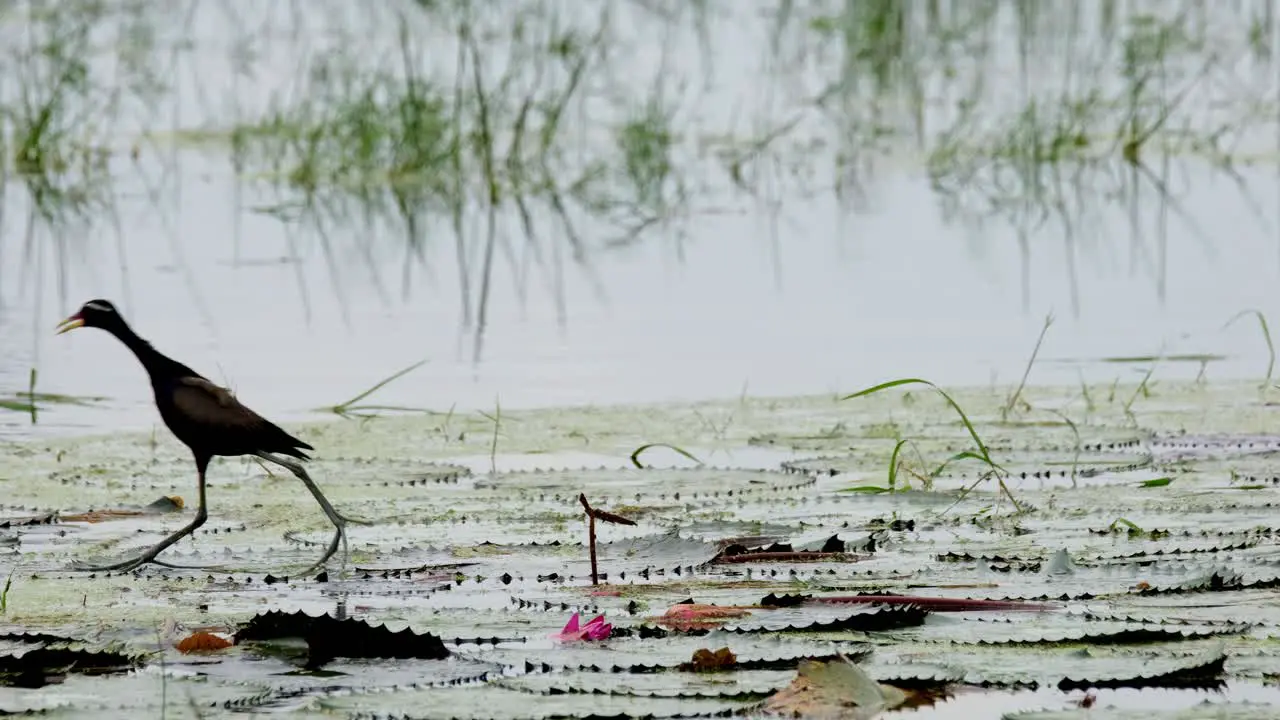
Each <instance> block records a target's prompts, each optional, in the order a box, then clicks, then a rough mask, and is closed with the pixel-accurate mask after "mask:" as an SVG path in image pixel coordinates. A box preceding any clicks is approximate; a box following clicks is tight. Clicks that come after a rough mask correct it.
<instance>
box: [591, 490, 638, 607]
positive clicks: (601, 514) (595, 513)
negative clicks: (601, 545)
mask: <svg viewBox="0 0 1280 720" xmlns="http://www.w3.org/2000/svg"><path fill="white" fill-rule="evenodd" d="M578 502H580V503H582V508H583V509H584V510H586V511H587V545H588V547H590V549H591V584H592V585H599V584H600V573H599V571H598V569H597V566H596V520H603V521H604V522H608V523H614V524H615V525H635V524H636V521H635V520H631V519H628V518H624V517H622V516H621V515H615V514H613V513H611V512H607V511H605V510H596V509H595V508H593V507H591V504H590V503H588V502H587V496H586V493H578Z"/></svg>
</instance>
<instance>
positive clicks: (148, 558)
mask: <svg viewBox="0 0 1280 720" xmlns="http://www.w3.org/2000/svg"><path fill="white" fill-rule="evenodd" d="M208 467H209V459H208V458H201V457H197V458H196V471H197V475H198V477H199V484H200V489H199V496H200V503H199V505H198V506H197V507H196V516H195V517H194V518H192V520H191V522H189V523H187V524H186V525H185V526H184V527H183V528H182V529H181V530H178V531H177V532H175V533H173V534H172V535H170V536H169V537H167V538H165V539H164V540H161V541H160V542H158V543H156V544H155V545H152V546H151V549H149V550H147V551H146V552H144V553H142V554H141V555H139V556H137V557H135V558H131V559H129V560H124V561H121V562H118V563H112V564H110V565H89V564H87V563H74V564H73V565H72V569H74V570H88V571H91V572H105V571H107V570H120V571H122V572H127V571H129V570H132V569H134V568H136V567H138V566H139V565H143V564H145V563H149V562H156V563H157V564H160V565H165V566H168V567H175V566H171V565H169V563H160V562H159V561H157V560H156V556H157V555H159V554H160V553H162V552H164V551H165V550H167V549H168V548H169V546H170V545H173V544H174V543H176V542H178V541H179V540H181V539H182V538H184V537H186V536H188V535H190V534H191V533H193V532H195V531H196V529H197V528H199V527H200V526H201V525H204V522H205V520H208V519H209V513H208V509H207V508H206V506H205V489H204V473H205V470H207V469H208Z"/></svg>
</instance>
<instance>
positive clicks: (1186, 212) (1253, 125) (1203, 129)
mask: <svg viewBox="0 0 1280 720" xmlns="http://www.w3.org/2000/svg"><path fill="white" fill-rule="evenodd" d="M321 5H323V7H324V11H323V12H316V11H315V8H316V6H314V5H308V6H306V7H307V11H304V9H303V8H302V6H299V5H297V4H284V3H270V4H260V3H253V2H249V1H248V0H228V1H227V2H223V3H219V4H211V3H197V2H194V0H191V1H189V2H179V3H153V2H144V1H142V0H125V1H121V2H110V3H101V2H87V1H83V2H82V1H80V0H75V1H73V2H68V3H57V4H46V3H39V2H30V3H25V4H22V5H21V6H22V8H23V9H24V10H23V12H21V13H17V14H15V15H13V16H12V17H9V18H7V21H6V22H5V23H4V24H3V25H0V32H3V34H4V35H5V36H6V43H5V45H4V47H6V48H8V50H6V51H4V53H5V54H3V55H0V64H3V65H4V68H3V70H4V71H5V73H6V76H8V77H10V78H12V79H11V80H10V81H9V82H8V83H7V84H5V85H4V86H3V87H0V97H2V98H3V100H4V102H5V104H6V107H7V108H9V112H8V113H6V114H5V115H4V118H5V119H4V123H5V131H4V132H3V133H2V134H0V138H3V139H2V140H0V144H2V145H3V148H4V150H5V153H4V155H5V158H6V159H7V162H5V163H3V164H2V165H3V168H4V174H3V175H2V176H0V181H2V183H3V199H4V202H3V203H0V212H2V213H3V215H2V216H0V328H2V331H3V333H4V337H5V339H6V341H7V342H6V343H5V348H4V350H3V351H0V358H2V361H0V395H5V394H7V393H12V392H18V391H21V390H23V389H25V385H26V380H27V376H28V373H29V369H30V368H31V367H39V369H40V373H39V377H40V384H41V386H40V388H39V389H41V390H48V391H57V392H65V393H71V394H101V395H110V396H111V400H110V401H108V402H107V403H105V404H104V405H103V406H101V407H88V408H82V407H74V406H63V405H54V406H52V407H50V408H49V411H48V412H47V413H46V414H45V415H43V416H42V417H41V421H40V423H39V424H38V425H37V426H36V427H34V428H33V427H31V424H30V421H29V419H26V418H19V417H18V416H17V415H15V414H13V413H5V412H3V411H0V432H4V433H5V434H10V435H12V434H27V433H32V432H57V431H62V430H68V429H73V428H77V427H81V426H96V427H102V426H104V425H105V424H110V423H119V424H125V425H138V424H147V423H152V422H154V417H153V416H152V411H151V410H150V409H149V407H148V403H149V399H148V397H147V396H146V391H145V383H142V382H141V375H140V374H139V373H138V371H137V370H136V368H134V367H132V365H130V358H128V357H126V356H124V355H123V354H122V353H119V352H117V351H116V349H114V348H111V347H109V346H108V345H107V344H105V343H106V342H107V341H106V340H105V339H103V338H97V337H93V336H92V335H90V336H88V337H77V338H74V339H71V338H58V339H56V341H55V340H54V339H53V338H51V337H50V336H49V333H48V328H49V327H50V326H51V325H52V323H53V322H54V321H55V320H56V319H57V318H58V317H61V316H62V315H63V314H65V313H66V312H67V311H69V310H70V309H72V308H73V307H74V306H77V305H78V304H79V303H80V302H81V301H83V300H84V299H86V298H88V297H95V296H108V297H113V298H116V299H117V300H119V304H120V306H121V307H122V308H124V310H125V312H126V313H127V314H128V315H129V317H130V318H131V320H132V321H133V322H134V323H135V325H137V326H138V329H139V330H140V331H141V332H143V333H144V334H145V335H147V336H149V337H151V338H153V339H154V340H155V342H156V343H157V345H159V346H160V347H161V348H162V349H163V350H165V351H166V352H169V353H171V354H173V355H175V356H177V357H180V358H183V359H184V360H187V361H188V362H189V364H192V365H193V366H194V367H196V368H197V369H198V370H201V371H202V372H205V373H206V374H207V375H209V376H210V377H212V378H214V379H215V380H218V381H221V382H227V383H230V384H232V385H233V386H236V388H237V389H238V390H239V391H240V392H241V393H242V394H243V395H244V396H245V397H246V398H248V399H252V402H253V404H254V406H255V407H258V408H259V409H261V410H263V411H264V412H268V413H271V414H272V415H274V416H277V417H295V418H296V417H303V416H307V415H309V414H310V411H309V410H308V409H309V408H315V407H320V406H331V405H333V404H334V403H336V402H339V401H341V400H342V399H344V398H346V397H349V396H351V395H354V394H356V393H357V392H359V391H360V390H361V389H363V388H364V387H367V386H368V385H370V384H372V383H373V382H375V381H377V380H378V379H380V378H382V377H385V376H386V375H389V374H390V373H392V372H394V371H395V370H397V369H399V368H401V367H404V366H407V365H409V364H411V363H413V362H416V361H418V360H421V359H423V358H429V360H430V361H429V362H428V363H427V364H426V365H424V366H423V367H422V368H421V369H420V370H418V371H415V372H414V373H413V374H411V375H409V376H406V377H405V378H403V379H401V380H399V381H398V382H397V383H396V384H395V385H393V386H390V387H388V388H386V389H385V390H383V391H382V392H383V393H384V394H385V395H386V397H380V398H379V400H380V402H383V403H385V404H392V405H408V406H428V407H436V408H440V409H447V408H448V407H450V406H453V405H457V406H459V407H490V406H492V405H493V403H494V402H495V400H496V399H497V398H499V397H500V398H501V402H502V404H503V405H504V406H507V407H514V406H520V405H529V404H549V403H552V404H560V403H579V402H614V401H628V400H637V401H643V400H663V399H675V398H680V399H685V398H690V397H706V396H713V395H734V394H737V393H740V392H743V391H744V389H745V391H746V392H749V393H752V394H765V393H798V392H826V391H836V390H841V389H848V388H849V387H850V386H853V385H858V386H862V385H866V384H869V383H871V382H875V381H878V380H881V379H884V378H885V377H887V376H896V375H902V374H904V373H905V374H912V375H918V376H927V377H930V378H931V379H934V380H937V381H939V382H953V383H973V382H986V381H988V380H990V379H991V378H992V377H999V378H1001V379H1004V380H1009V379H1013V378H1015V377H1016V376H1017V375H1018V374H1020V372H1021V365H1022V363H1023V362H1025V359H1026V357H1027V355H1028V354H1029V352H1030V348H1031V346H1032V345H1033V343H1034V340H1035V337H1036V334H1037V332H1038V331H1039V326H1040V324H1041V321H1042V319H1043V317H1044V315H1045V314H1046V313H1048V312H1050V311H1056V314H1057V315H1058V316H1059V318H1060V319H1059V321H1058V323H1057V324H1056V325H1055V326H1054V328H1053V330H1052V331H1051V334H1050V335H1049V336H1048V338H1047V339H1046V344H1045V348H1044V352H1043V353H1042V357H1046V358H1049V359H1052V358H1055V357H1056V358H1059V359H1060V358H1065V357H1072V358H1099V357H1103V356H1110V355H1121V354H1131V355H1149V354H1155V353H1158V352H1160V351H1162V350H1163V351H1166V352H1175V351H1176V352H1183V353H1188V352H1190V353H1197V352H1201V353H1206V352H1216V353H1222V354H1225V355H1228V356H1229V359H1228V360H1225V361H1222V362H1220V363H1214V364H1212V365H1211V366H1210V367H1209V368H1208V370H1207V374H1208V376H1209V377H1223V376H1226V375H1231V374H1260V372H1261V370H1262V369H1263V368H1264V366H1265V363H1266V356H1265V348H1264V347H1263V341H1262V339H1261V336H1260V334H1259V333H1258V332H1257V331H1256V328H1251V327H1246V325H1247V324H1246V323H1237V324H1236V325H1233V326H1232V327H1231V328H1229V329H1228V330H1225V331H1222V330H1221V327H1222V325H1223V323H1225V322H1226V321H1227V320H1228V319H1230V318H1231V317H1232V316H1233V315H1235V314H1236V313H1238V312H1240V311H1241V310H1244V309H1247V308H1256V309H1258V310H1260V311H1262V312H1264V313H1270V314H1274V310H1275V309H1276V303H1275V301H1274V299H1273V293H1271V292H1270V291H1269V288H1270V286H1271V284H1272V283H1273V282H1274V281H1275V280H1276V277H1275V275H1276V268H1277V260H1276V243H1275V239H1274V237H1273V235H1272V233H1273V232H1274V230H1273V229H1272V226H1273V224H1274V218H1272V217H1271V214H1272V209H1271V208H1268V207H1267V203H1266V202H1265V201H1264V200H1263V199H1264V198H1270V197H1274V195H1275V193H1276V192H1277V187H1276V180H1275V177H1274V175H1273V174H1272V173H1269V172H1264V171H1259V170H1254V169H1252V168H1251V167H1250V164H1251V162H1255V161H1258V160H1266V159H1267V158H1269V157H1270V158H1272V159H1273V156H1274V153H1275V151H1276V149H1275V145H1274V138H1275V133H1274V122H1275V117H1276V108H1274V107H1271V106H1270V105H1268V104H1267V103H1264V102H1261V101H1259V100H1258V99H1257V98H1261V97H1268V96H1269V95H1268V93H1269V92H1270V90H1271V89H1272V85H1273V84H1274V78H1275V72H1274V70H1273V68H1272V65H1271V57H1272V55H1271V47H1272V45H1273V43H1274V38H1275V30H1276V26H1275V22H1274V18H1273V16H1272V14H1271V10H1270V4H1269V3H1241V4H1236V5H1233V6H1232V7H1231V8H1227V9H1223V10H1222V11H1220V12H1215V13H1212V14H1209V13H1205V12H1204V11H1203V7H1202V5H1201V4H1199V3H1192V2H1187V3H1130V4H1127V5H1125V6H1124V8H1123V11H1122V10H1121V9H1120V8H1119V7H1118V6H1117V5H1116V4H1114V3H1103V4H1100V5H1097V6H1080V5H1064V6H1053V5H1038V4H1027V3H1014V2H1003V1H997V0H986V1H984V2H976V3H972V2H941V3H924V4H920V3H907V2H894V1H891V0H883V1H878V2H871V3H845V2H835V1H831V2H819V3H808V4H804V5H803V7H801V6H800V5H798V4H794V3H789V2H767V1H764V0H762V1H761V2H753V3H721V2H699V3H652V2H640V1H639V0H599V1H598V2H587V3H581V2H568V1H565V2H557V1H551V0H525V1H523V2H520V3H518V4H516V5H514V6H513V5H509V4H505V3H500V4H492V3H483V2H463V1H461V0H455V1H453V2H444V3H388V4H378V5H374V6H369V7H363V6H362V7H361V8H359V9H356V8H355V7H354V6H352V5H350V4H346V3H328V2H325V3H321ZM1271 104H1272V105H1273V104H1274V103H1271ZM1145 370H1146V368H1145V367H1142V368H1132V369H1126V368H1123V367H1122V368H1119V369H1118V368H1117V367H1116V366H1115V365H1107V364H1101V363H1099V364H1094V365H1089V366H1083V367H1082V366H1080V365H1079V364H1062V363H1056V364H1055V363H1053V362H1045V363H1042V365H1041V366H1039V367H1037V369H1036V371H1035V373H1034V374H1033V377H1032V379H1033V381H1036V382H1046V381H1055V382H1067V383H1073V384H1074V383H1076V382H1078V381H1079V378H1080V377H1093V378H1099V379H1104V380H1110V379H1112V378H1114V377H1115V376H1116V375H1117V374H1121V375H1122V376H1123V375H1127V374H1128V373H1130V372H1139V371H1140V372H1145ZM1198 371H1199V368H1198V367H1195V366H1194V365H1193V364H1178V363H1166V364H1165V365H1164V366H1163V367H1162V368H1161V370H1160V374H1161V376H1163V375H1164V374H1166V373H1170V374H1178V373H1181V374H1190V375H1194V374H1195V373H1196V372H1198Z"/></svg>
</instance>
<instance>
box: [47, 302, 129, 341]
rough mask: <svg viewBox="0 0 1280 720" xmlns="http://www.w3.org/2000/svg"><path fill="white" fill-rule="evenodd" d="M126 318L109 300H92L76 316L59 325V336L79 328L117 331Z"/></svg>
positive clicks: (81, 307)
mask: <svg viewBox="0 0 1280 720" xmlns="http://www.w3.org/2000/svg"><path fill="white" fill-rule="evenodd" d="M124 324H125V323H124V318H123V317H121V316H120V313H119V311H117V310H116V306H115V305H112V304H111V301H109V300H90V301H89V302H87V303H85V304H84V305H81V306H80V309H79V310H78V311H76V313H75V314H73V315H71V316H69V317H68V318H67V319H66V320H63V321H62V322H60V323H58V328H57V329H58V332H57V334H58V335H61V334H62V333H64V332H67V331H69V330H75V329H76V328H79V327H96V328H101V329H103V330H108V331H110V330H115V329H117V328H120V327H122V326H124Z"/></svg>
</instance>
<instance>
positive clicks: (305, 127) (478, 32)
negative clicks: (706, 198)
mask: <svg viewBox="0 0 1280 720" xmlns="http://www.w3.org/2000/svg"><path fill="white" fill-rule="evenodd" d="M433 12H436V13H437V14H432V15H431V17H432V18H433V19H435V20H437V21H444V20H447V21H449V22H450V23H451V24H452V28H453V37H452V41H453V42H454V44H455V49H456V50H457V61H456V65H457V66H456V67H455V68H454V73H455V74H454V76H453V77H452V78H441V77H436V76H432V75H429V74H428V73H427V71H426V70H423V69H422V68H421V67H420V65H421V63H422V60H421V59H422V58H425V57H429V55H428V52H427V50H428V47H427V46H426V41H425V40H423V39H422V35H421V31H415V30H414V29H413V28H415V27H419V25H416V24H415V18H413V17H408V18H402V19H401V31H400V33H399V36H398V37H399V42H400V49H399V50H400V52H399V56H400V60H399V62H398V63H397V65H396V66H395V67H391V68H371V67H369V66H368V64H367V63H358V62H352V61H351V59H350V58H349V57H348V56H346V55H345V54H341V53H333V54H329V55H325V56H323V57H322V58H319V59H318V61H317V65H316V68H317V69H316V70H314V71H313V72H312V73H311V76H310V77H309V78H308V79H307V80H306V82H305V84H304V86H303V88H302V90H301V91H300V92H295V93H292V95H293V96H294V97H298V98H301V99H300V100H297V101H284V102H281V103H278V104H277V105H276V107H275V108H274V109H273V110H272V111H271V112H270V113H269V114H268V115H267V117H265V118H263V119H261V120H259V121H256V122H253V123H250V124H246V125H245V126H243V127H241V128H239V129H237V130H236V132H235V137H236V139H235V141H234V143H233V147H235V148H238V149H239V150H240V151H241V152H242V153H243V154H242V155H240V156H238V157H237V160H236V162H237V163H239V164H242V165H244V164H247V165H248V167H247V170H248V171H249V172H250V173H251V174H252V173H253V172H255V171H256V172H257V175H258V177H259V178H260V179H263V180H267V181H269V182H271V183H272V184H273V185H274V186H275V187H276V189H277V192H278V193H279V197H280V202H279V203H278V204H276V205H275V206H274V207H272V208H269V209H268V211H269V212H271V213H274V214H277V215H280V216H282V217H283V218H285V219H287V220H290V221H297V222H299V223H302V224H305V225H306V226H309V227H310V228H312V229H313V230H314V231H315V232H316V235H317V237H318V238H319V240H320V242H321V245H322V248H323V249H324V250H325V252H326V254H330V253H331V250H330V248H329V241H328V234H329V230H330V228H333V227H337V226H345V227H348V228H349V227H352V226H359V227H361V228H362V230H361V233H360V235H361V236H363V237H366V238H368V237H371V236H374V235H375V234H376V233H375V231H374V228H377V227H394V228H396V229H397V230H398V231H399V232H401V233H403V234H404V236H405V238H406V241H407V242H406V247H407V248H408V250H407V255H406V262H405V280H404V282H405V287H406V292H407V286H408V276H409V273H410V265H411V261H412V260H422V259H423V258H424V256H425V249H426V246H427V244H428V243H427V240H426V238H427V237H428V235H429V234H430V233H429V229H431V228H434V227H440V226H446V225H447V226H448V227H449V228H450V229H451V230H452V233H453V235H454V238H453V239H454V242H455V247H456V251H455V252H456V255H457V258H458V273H459V278H460V284H461V288H462V294H463V321H464V323H465V324H468V325H474V327H475V328H476V331H477V346H476V354H477V355H478V354H479V351H480V345H479V339H480V336H481V333H482V332H483V330H484V327H485V323H486V319H487V315H488V299H489V296H490V287H491V282H492V280H493V276H494V272H495V270H494V267H495V263H494V259H495V255H496V254H498V253H501V254H502V255H503V256H505V259H506V262H507V265H508V266H509V267H510V268H511V269H512V271H513V278H514V280H515V282H516V285H517V290H518V292H519V294H520V296H521V297H524V294H525V291H526V283H527V278H526V272H527V268H528V266H529V263H530V260H532V261H533V262H536V263H538V264H539V265H540V266H541V267H542V268H543V269H544V270H546V271H549V274H550V275H551V276H552V277H550V278H549V280H550V282H551V285H552V286H553V290H554V291H555V292H557V294H558V297H557V302H558V306H559V309H560V313H561V317H562V318H563V297H562V296H561V295H559V293H561V292H562V285H561V272H562V270H561V262H562V261H561V258H562V257H563V256H564V255H565V254H566V252H567V255H568V256H569V257H571V258H572V259H573V260H574V261H575V262H578V263H580V264H585V262H586V257H587V252H586V244H585V242H584V240H583V233H582V232H581V230H580V229H579V226H580V225H582V224H583V223H584V222H603V223H606V224H612V225H615V226H621V227H623V228H624V230H625V231H627V232H633V233H635V232H639V230H641V229H643V228H645V227H647V226H648V225H650V224H652V223H654V222H656V221H659V220H660V219H661V218H663V217H665V216H666V215H667V214H668V213H670V212H671V211H672V209H673V208H675V207H677V206H678V204H679V202H680V192H681V191H680V184H679V180H678V177H677V172H678V168H677V167H676V166H675V165H674V163H673V161H672V159H671V144H672V142H673V140H672V131H671V129H670V126H669V120H670V119H669V117H667V115H666V114H665V111H664V110H663V109H662V108H661V106H660V105H658V104H656V102H649V103H646V104H645V105H644V106H643V108H642V109H641V111H640V112H639V113H638V115H637V116H636V117H635V118H633V119H629V120H627V121H626V122H624V123H623V124H622V126H621V128H620V129H619V130H618V132H617V135H616V143H617V149H618V153H619V155H620V156H621V157H620V158H618V159H615V158H612V157H608V156H605V155H602V154H600V153H597V152H595V151H592V152H591V153H589V154H588V155H587V156H586V159H585V160H582V159H580V157H579V155H578V153H576V152H573V151H574V150H576V148H573V147H571V146H570V142H571V141H574V140H577V139H578V137H576V136H575V135H572V134H570V133H569V132H568V129H569V127H570V126H569V124H568V123H567V122H566V116H567V113H568V110H569V109H570V107H571V106H572V105H573V104H574V103H576V102H579V101H581V100H582V97H581V96H582V94H583V93H584V92H585V91H584V89H583V88H584V81H585V80H586V78H587V75H588V73H589V71H590V69H591V67H592V64H593V61H594V59H595V58H596V57H597V56H598V55H599V54H600V52H601V46H602V43H603V41H604V38H605V34H604V30H603V28H604V27H605V26H604V25H602V26H601V28H600V29H599V30H598V32H596V33H595V34H593V35H587V34H585V33H582V32H581V31H570V30H558V29H557V28H556V27H555V26H554V24H553V23H541V24H539V25H529V26H519V25H518V26H516V27H510V26H508V25H503V26H501V27H499V28H495V27H491V26H490V25H484V24H483V22H484V20H485V18H484V17H482V16H481V15H480V13H478V12H475V13H473V12H472V11H471V10H470V9H468V8H458V7H450V8H445V9H437V10H436V11H433ZM504 22H506V20H504ZM602 22H604V21H602ZM435 27H437V28H438V27H439V26H438V25H437V26H435ZM535 28H536V29H535ZM499 32H500V33H505V37H503V40H505V41H506V42H507V46H506V47H505V48H504V49H505V50H506V54H507V57H506V58H505V59H506V63H505V64H500V60H495V59H494V57H493V56H494V55H495V53H493V52H490V51H489V50H488V45H485V46H482V45H481V42H482V40H481V38H482V37H483V38H484V42H487V43H496V42H498V41H497V40H495V39H494V38H493V35H494V33H499ZM437 46H438V43H437ZM435 47H436V46H433V47H432V49H435ZM442 54H443V53H436V54H434V55H431V57H439V56H441V55H442ZM255 162H256V165H257V166H256V167H255V166H254V165H255ZM612 167H618V168H619V171H618V172H616V173H614V172H611V168H612ZM613 178H622V179H623V180H624V184H625V187H624V188H621V189H618V188H616V187H615V185H616V183H615V182H613V180H612V179H613ZM473 216H479V217H480V219H481V221H482V222H481V229H480V230H478V231H476V230H472V229H471V226H470V223H469V220H470V219H471V218H472V217H473ZM508 220H509V221H512V222H513V223H515V224H517V225H518V227H519V228H520V231H521V234H522V235H523V238H522V239H523V244H521V245H519V246H517V245H515V244H513V242H512V240H511V238H510V233H509V232H504V231H503V227H505V226H508V223H507V221H508ZM544 238H546V239H549V241H547V240H544ZM372 245H373V243H372V241H370V240H364V241H362V248H361V249H362V250H363V251H364V252H365V253H366V259H367V260H368V263H369V267H370V269H371V270H373V268H374V263H373V259H372V258H373V248H372ZM548 251H549V252H548ZM415 256H416V257H415ZM335 264H336V263H333V262H332V261H331V267H333V266H334V265H335ZM335 282H336V278H335Z"/></svg>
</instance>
